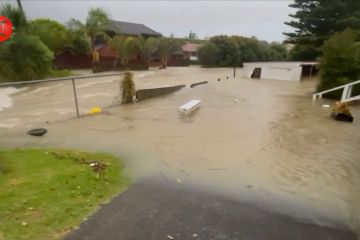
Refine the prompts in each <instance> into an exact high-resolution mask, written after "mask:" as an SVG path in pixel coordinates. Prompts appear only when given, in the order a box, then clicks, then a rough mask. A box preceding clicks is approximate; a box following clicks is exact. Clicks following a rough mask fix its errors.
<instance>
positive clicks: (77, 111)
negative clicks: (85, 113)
mask: <svg viewBox="0 0 360 240" xmlns="http://www.w3.org/2000/svg"><path fill="white" fill-rule="evenodd" d="M71 82H72V86H73V91H74V100H75V106H76V116H77V117H80V114H79V104H78V99H77V94H76V86H75V80H74V79H73V78H72V79H71Z"/></svg>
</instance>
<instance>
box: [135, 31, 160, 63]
mask: <svg viewBox="0 0 360 240" xmlns="http://www.w3.org/2000/svg"><path fill="white" fill-rule="evenodd" d="M138 46H139V50H140V52H141V53H142V55H143V57H144V58H145V59H146V63H147V67H149V66H150V61H151V55H152V54H153V53H154V51H156V50H157V49H158V47H159V41H158V39H157V38H154V37H150V38H147V39H145V38H143V37H141V38H139V39H138Z"/></svg>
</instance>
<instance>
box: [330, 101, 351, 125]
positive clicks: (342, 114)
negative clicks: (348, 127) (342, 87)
mask: <svg viewBox="0 0 360 240" xmlns="http://www.w3.org/2000/svg"><path fill="white" fill-rule="evenodd" d="M330 116H331V117H332V118H333V119H335V120H336V121H343V122H353V121H354V117H353V116H352V115H351V113H350V109H349V107H348V105H347V104H346V103H341V102H335V107H334V109H333V112H332V113H331V114H330Z"/></svg>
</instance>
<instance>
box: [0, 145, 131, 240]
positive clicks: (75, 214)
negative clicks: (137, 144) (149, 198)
mask: <svg viewBox="0 0 360 240" xmlns="http://www.w3.org/2000/svg"><path fill="white" fill-rule="evenodd" d="M128 183H129V180H128V179H127V178H126V177H125V176H124V174H123V165H122V163H121V161H120V160H119V159H117V158H115V157H113V156H111V155H108V154H102V153H84V152H76V151H70V150H57V149H16V150H10V151H0V240H5V239H6V240H13V239H14V240H15V239H19V240H20V239H28V240H30V239H36V240H41V239H47V240H49V239H60V238H61V237H62V236H63V234H64V233H65V232H67V231H69V230H71V229H72V228H73V227H75V226H77V225H78V224H79V223H80V222H81V221H82V220H83V219H84V218H85V217H87V216H88V215H89V214H91V213H93V212H94V211H95V210H96V208H97V207H98V206H99V204H100V203H104V202H107V201H109V200H110V199H111V198H112V197H113V196H114V195H116V194H117V193H119V192H121V191H123V190H124V189H125V188H126V186H127V185H128Z"/></svg>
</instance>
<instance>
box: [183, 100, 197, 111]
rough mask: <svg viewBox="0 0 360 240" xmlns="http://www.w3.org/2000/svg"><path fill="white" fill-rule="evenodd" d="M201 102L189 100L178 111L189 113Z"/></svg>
mask: <svg viewBox="0 0 360 240" xmlns="http://www.w3.org/2000/svg"><path fill="white" fill-rule="evenodd" d="M200 103H201V100H191V101H189V102H187V103H185V104H184V105H182V106H180V107H179V111H180V112H182V113H190V112H192V111H193V110H195V109H197V108H198V107H199V106H200Z"/></svg>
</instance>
